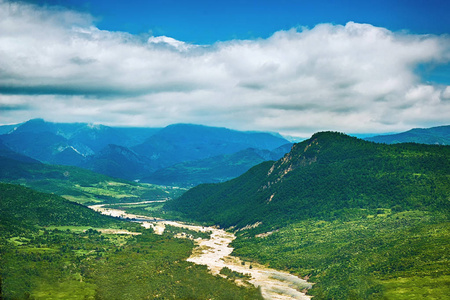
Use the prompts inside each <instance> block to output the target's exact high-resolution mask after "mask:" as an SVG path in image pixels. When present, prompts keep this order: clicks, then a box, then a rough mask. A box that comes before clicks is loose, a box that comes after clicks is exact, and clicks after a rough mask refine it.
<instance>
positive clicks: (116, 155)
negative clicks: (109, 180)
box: [80, 144, 153, 180]
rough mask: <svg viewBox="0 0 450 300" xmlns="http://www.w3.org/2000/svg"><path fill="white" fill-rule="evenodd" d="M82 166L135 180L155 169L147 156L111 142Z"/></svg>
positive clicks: (88, 158)
mask: <svg viewBox="0 0 450 300" xmlns="http://www.w3.org/2000/svg"><path fill="white" fill-rule="evenodd" d="M80 166H81V167H83V168H86V169H88V170H92V171H94V172H97V173H100V174H105V175H108V176H112V177H117V178H124V179H128V180H134V179H136V178H138V177H139V176H140V175H141V174H146V173H149V172H150V171H153V170H152V169H151V161H150V159H148V158H147V157H144V156H141V155H138V154H136V153H135V152H133V151H131V150H130V149H128V148H126V147H122V146H118V145H113V144H110V145H108V146H106V147H105V148H103V149H102V150H101V151H100V152H98V153H97V154H95V155H92V156H90V157H87V159H86V161H85V162H84V163H82V164H80Z"/></svg>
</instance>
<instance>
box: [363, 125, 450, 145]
mask: <svg viewBox="0 0 450 300" xmlns="http://www.w3.org/2000/svg"><path fill="white" fill-rule="evenodd" d="M365 140H367V141H372V142H376V143H384V144H398V143H419V144H429V145H434V144H436V145H450V125H446V126H438V127H432V128H414V129H411V130H409V131H406V132H402V133H397V134H389V135H378V136H373V137H368V138H365Z"/></svg>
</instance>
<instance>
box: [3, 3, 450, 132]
mask: <svg viewBox="0 0 450 300" xmlns="http://www.w3.org/2000/svg"><path fill="white" fill-rule="evenodd" d="M449 53H450V39H449V38H448V37H446V36H432V35H413V34H407V33H394V32H391V31H389V30H387V29H384V28H378V27H374V26H372V25H369V24H357V23H353V22H349V23H347V24H346V25H345V26H340V25H336V26H334V25H330V24H320V25H317V26H316V27H314V28H312V29H306V28H302V29H291V30H289V31H279V32H276V33H275V34H274V35H273V36H271V37H269V38H267V39H257V40H234V41H227V42H221V43H216V44H214V45H209V46H201V45H200V46H199V45H192V44H188V43H185V42H182V41H177V40H175V39H173V38H170V37H165V36H163V37H149V38H145V39H142V38H141V37H136V36H133V35H130V34H128V33H124V32H109V31H104V30H100V29H98V28H96V27H95V26H94V23H93V17H92V16H90V15H87V14H81V13H76V12H71V11H67V10H61V9H49V8H42V7H38V6H33V5H29V4H23V3H16V2H14V3H9V2H4V1H1V0H0V110H2V114H1V116H0V123H11V120H14V119H16V121H17V122H20V121H24V120H26V119H28V118H33V117H44V118H46V119H48V120H53V121H87V122H97V123H105V124H111V125H114V124H120V125H124V124H130V125H148V126H164V125H167V124H170V123H177V122H192V123H201V124H207V125H215V126H226V127H231V128H236V129H245V130H271V131H280V132H284V133H287V134H294V135H295V134H298V135H305V136H307V135H309V134H311V133H313V132H315V131H317V130H340V131H345V132H351V133H358V132H359V133H361V132H383V131H401V130H406V129H409V128H411V127H418V126H425V125H426V126H428V125H439V124H443V123H449V119H448V116H449V115H450V101H448V98H449V96H448V95H449V92H448V91H449V87H445V86H444V87H442V86H433V85H430V84H425V83H422V82H421V80H420V78H419V77H418V76H417V75H416V74H415V72H414V70H415V68H416V66H417V65H419V64H422V63H428V62H433V63H435V64H436V63H440V62H448V61H449V60H450V54H449Z"/></svg>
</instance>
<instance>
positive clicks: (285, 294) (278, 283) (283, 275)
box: [89, 202, 311, 300]
mask: <svg viewBox="0 0 450 300" xmlns="http://www.w3.org/2000/svg"><path fill="white" fill-rule="evenodd" d="M147 203H148V202H147ZM135 204H138V203H135ZM89 207H90V208H91V209H93V210H96V211H98V212H100V213H102V214H105V215H110V216H115V217H120V218H128V219H131V220H133V221H139V222H142V226H144V227H145V228H150V227H151V228H153V230H154V232H155V233H156V234H162V233H163V232H164V228H165V225H172V226H177V227H182V228H187V229H190V230H195V231H203V232H211V236H210V238H209V239H196V240H195V242H196V245H197V247H196V248H195V249H194V250H193V253H192V255H191V256H190V257H189V258H188V259H187V260H188V261H190V262H193V263H196V264H201V265H206V266H207V267H208V269H209V270H210V271H211V273H212V274H214V275H218V274H219V272H220V270H221V269H222V268H224V267H228V268H229V269H231V270H233V271H236V272H239V273H242V274H249V275H250V279H249V280H248V282H249V283H251V284H253V285H254V286H256V287H260V289H261V293H262V296H263V297H264V299H274V300H291V299H301V300H304V299H310V298H311V297H310V296H307V295H306V294H305V293H304V291H305V290H306V289H309V288H311V284H310V283H308V282H307V281H306V280H303V279H301V278H298V277H296V276H294V275H292V274H289V273H287V272H282V271H277V270H274V269H269V268H266V267H265V266H261V265H258V264H255V263H251V264H250V263H248V262H242V261H241V260H240V259H239V258H238V257H235V256H232V255H231V253H232V252H233V248H232V247H230V244H231V242H232V241H233V240H234V239H235V238H236V236H235V235H234V234H233V233H230V232H227V231H225V230H223V229H219V228H215V227H204V226H196V225H188V224H184V223H181V222H175V221H167V220H160V219H159V220H158V219H156V218H150V217H146V216H140V215H134V214H127V213H126V212H125V211H123V210H119V209H111V208H105V207H104V205H102V204H100V205H92V206H89Z"/></svg>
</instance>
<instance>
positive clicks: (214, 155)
mask: <svg viewBox="0 0 450 300" xmlns="http://www.w3.org/2000/svg"><path fill="white" fill-rule="evenodd" d="M0 133H2V134H1V135H0V142H1V145H3V147H7V148H8V149H9V151H11V152H14V153H16V154H17V155H23V156H26V157H29V158H30V159H34V160H37V161H40V162H44V163H48V164H60V165H69V166H79V167H82V168H86V169H89V170H92V171H95V172H98V173H101V174H105V175H108V176H113V177H118V178H123V179H128V180H143V181H145V182H150V183H153V182H155V183H156V182H157V183H158V184H165V185H172V184H181V185H186V186H192V185H195V184H198V183H203V182H219V181H223V180H227V179H230V178H232V177H235V176H238V175H240V174H242V173H243V172H245V171H247V170H248V169H249V168H250V167H252V166H254V165H255V164H257V163H260V162H261V161H262V160H265V159H278V158H279V157H281V156H282V155H284V153H285V152H287V151H289V149H290V147H291V146H292V144H291V143H289V142H288V141H287V140H286V139H284V138H282V137H281V136H276V135H274V134H269V133H255V132H240V131H235V130H230V129H226V128H216V127H207V126H201V125H192V124H175V125H170V126H167V127H165V128H118V127H108V126H104V125H92V124H86V123H70V124H69V123H67V124H66V123H51V122H46V121H44V120H42V119H33V120H30V121H28V122H25V123H21V124H17V125H15V126H14V125H7V126H0ZM280 147H282V148H280ZM246 150H247V151H246ZM242 151H244V152H243V153H246V154H242V153H241V154H239V153H240V152H242ZM245 151H246V152H245ZM283 152H284V153H283ZM242 155H243V156H244V158H243V159H239V157H240V156H242ZM205 159H208V165H209V166H210V167H209V169H203V171H202V172H198V171H197V170H198V168H201V166H202V165H204V164H205V162H204V160H205ZM184 163H188V164H187V165H183V164H184ZM174 165H177V166H176V167H174V168H175V170H176V172H177V173H173V172H172V173H171V172H170V171H169V170H168V169H167V168H171V167H173V166H174ZM196 165H198V166H200V167H196ZM234 165H236V166H237V167H236V168H233V170H232V171H230V167H232V166H234ZM181 169H182V171H181V173H182V174H184V175H185V177H184V178H183V179H182V180H180V179H179V177H180V176H179V170H181ZM155 172H157V173H155ZM191 172H193V173H191ZM171 174H172V175H171ZM191 175H193V176H191ZM189 178H193V180H192V181H191V180H189Z"/></svg>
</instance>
